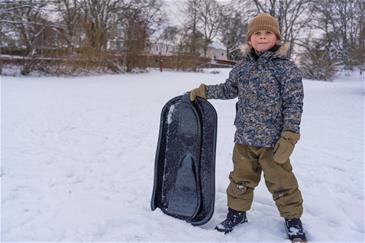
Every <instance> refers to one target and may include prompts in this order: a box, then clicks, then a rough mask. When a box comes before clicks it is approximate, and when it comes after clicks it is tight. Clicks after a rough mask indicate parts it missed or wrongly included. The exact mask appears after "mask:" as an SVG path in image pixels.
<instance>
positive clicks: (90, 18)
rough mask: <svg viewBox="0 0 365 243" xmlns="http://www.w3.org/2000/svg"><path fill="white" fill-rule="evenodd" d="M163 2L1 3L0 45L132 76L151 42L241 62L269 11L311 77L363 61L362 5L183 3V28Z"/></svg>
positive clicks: (301, 0) (355, 0)
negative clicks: (242, 50)
mask: <svg viewBox="0 0 365 243" xmlns="http://www.w3.org/2000/svg"><path fill="white" fill-rule="evenodd" d="M165 4H166V2H164V0H50V1H44V0H0V40H1V41H0V44H1V46H2V47H3V48H2V49H3V52H4V50H6V51H8V52H9V53H10V52H11V53H13V54H14V53H17V52H18V54H22V55H25V56H30V57H37V58H39V56H58V57H60V56H62V57H70V56H71V57H73V58H75V57H77V58H86V59H87V60H103V62H102V63H105V61H104V60H117V61H115V62H116V63H115V62H114V65H112V66H113V68H114V69H116V70H126V71H131V70H132V69H133V68H134V67H136V66H138V65H139V61H140V60H141V59H143V57H142V56H143V55H145V54H146V52H147V51H148V49H149V47H150V44H151V43H153V42H164V43H169V44H171V45H173V46H175V47H177V55H182V56H184V57H188V56H190V57H197V56H199V55H201V54H203V55H204V54H206V53H207V50H208V46H209V44H211V43H212V42H213V40H216V39H218V40H220V41H221V42H222V43H223V44H224V45H225V46H226V50H227V56H228V57H229V58H230V59H235V58H239V51H238V50H239V47H240V45H242V44H243V43H244V42H245V33H246V23H247V21H248V20H249V19H250V18H251V17H253V16H255V15H256V14H257V13H259V12H268V13H270V14H271V15H273V16H275V17H276V18H277V19H278V21H279V26H280V30H281V33H282V37H283V41H285V42H289V43H290V44H291V45H290V46H291V49H290V50H289V54H290V55H292V56H295V57H299V58H300V64H301V66H302V69H303V71H304V73H305V75H306V77H308V78H320V79H329V78H331V76H333V74H334V72H335V70H336V68H337V67H339V66H341V67H345V68H349V69H351V68H353V67H354V66H359V65H362V64H364V62H365V57H364V53H365V51H364V48H365V47H364V46H365V43H364V42H365V27H364V24H363V23H364V22H365V2H364V1H363V0H347V1H346V0H231V1H230V2H229V3H225V4H222V3H221V2H218V1H216V0H181V1H177V3H176V4H178V5H179V13H181V14H182V15H183V16H184V19H183V21H182V23H180V24H177V25H171V24H169V20H168V19H167V17H166V13H165V12H164V10H163V9H164V8H163V7H164V6H165ZM294 46H296V47H299V48H295V49H293V47H294ZM4 47H6V48H4ZM294 50H296V52H294ZM111 55H112V56H113V57H115V56H117V57H119V58H116V59H113V58H111ZM119 67H120V68H119ZM193 68H196V65H195V66H193Z"/></svg>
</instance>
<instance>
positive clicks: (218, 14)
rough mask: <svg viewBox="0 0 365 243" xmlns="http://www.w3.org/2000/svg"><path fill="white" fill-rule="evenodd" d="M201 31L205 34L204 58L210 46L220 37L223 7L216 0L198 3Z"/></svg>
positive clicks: (201, 0)
mask: <svg viewBox="0 0 365 243" xmlns="http://www.w3.org/2000/svg"><path fill="white" fill-rule="evenodd" d="M198 8H199V12H198V19H199V24H198V26H199V29H200V31H201V32H202V33H203V34H204V46H203V51H204V56H206V55H207V50H208V46H209V44H211V43H212V42H213V39H214V38H215V37H216V36H217V35H218V31H219V29H220V26H221V23H222V11H221V5H219V3H218V2H217V1H216V0H200V1H199V2H198Z"/></svg>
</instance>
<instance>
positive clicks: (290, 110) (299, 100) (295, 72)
mask: <svg viewBox="0 0 365 243" xmlns="http://www.w3.org/2000/svg"><path fill="white" fill-rule="evenodd" d="M283 81H284V82H283V84H284V85H283V87H282V91H281V92H282V99H283V118H284V126H283V131H293V132H295V133H300V122H301V118H302V113H303V99H304V91H303V83H302V75H301V72H300V70H299V69H298V68H297V67H296V66H295V64H294V63H290V65H289V66H288V69H287V70H286V72H285V73H284V75H283Z"/></svg>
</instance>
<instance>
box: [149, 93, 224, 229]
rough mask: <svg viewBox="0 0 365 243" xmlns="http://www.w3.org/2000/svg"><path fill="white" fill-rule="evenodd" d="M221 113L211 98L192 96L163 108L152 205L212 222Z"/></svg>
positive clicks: (190, 219)
mask: <svg viewBox="0 0 365 243" xmlns="http://www.w3.org/2000/svg"><path fill="white" fill-rule="evenodd" d="M216 140H217V113H216V111H215V109H214V107H213V106H212V105H211V104H210V103H209V102H208V101H206V100H205V99H202V98H199V97H198V98H197V99H196V100H195V101H194V102H190V100H189V96H188V94H185V95H183V96H178V97H175V98H173V99H171V100H170V101H169V102H167V103H166V105H165V106H164V107H163V109H162V111H161V121H160V133H159V139H158V144H157V151H156V157H155V177H154V186H153V193H152V199H151V209H152V210H155V209H156V208H160V209H161V210H162V212H163V213H165V214H167V215H170V216H173V217H176V218H179V219H182V220H186V221H187V222H189V223H191V224H192V225H202V224H205V223H207V222H208V221H209V220H210V219H211V217H212V216H213V212H214V200H215V150H216Z"/></svg>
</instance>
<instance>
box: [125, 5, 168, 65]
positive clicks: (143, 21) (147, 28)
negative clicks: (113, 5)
mask: <svg viewBox="0 0 365 243" xmlns="http://www.w3.org/2000/svg"><path fill="white" fill-rule="evenodd" d="M161 6H162V2H161V1H160V0H141V1H135V2H131V4H130V5H128V8H127V7H125V8H124V9H123V12H122V13H121V14H120V18H119V21H120V22H119V24H120V26H121V27H122V29H123V33H124V34H123V39H124V45H123V48H124V52H125V60H124V63H125V66H126V71H127V72H130V71H132V69H133V68H135V67H137V66H138V65H140V63H138V61H141V60H143V59H142V58H141V56H140V55H141V54H144V53H145V51H146V50H147V47H149V38H150V36H151V35H153V34H154V33H155V32H156V31H157V30H158V29H159V27H160V26H161V24H162V23H163V22H164V20H165V19H164V17H163V16H164V15H163V11H162V8H161Z"/></svg>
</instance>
